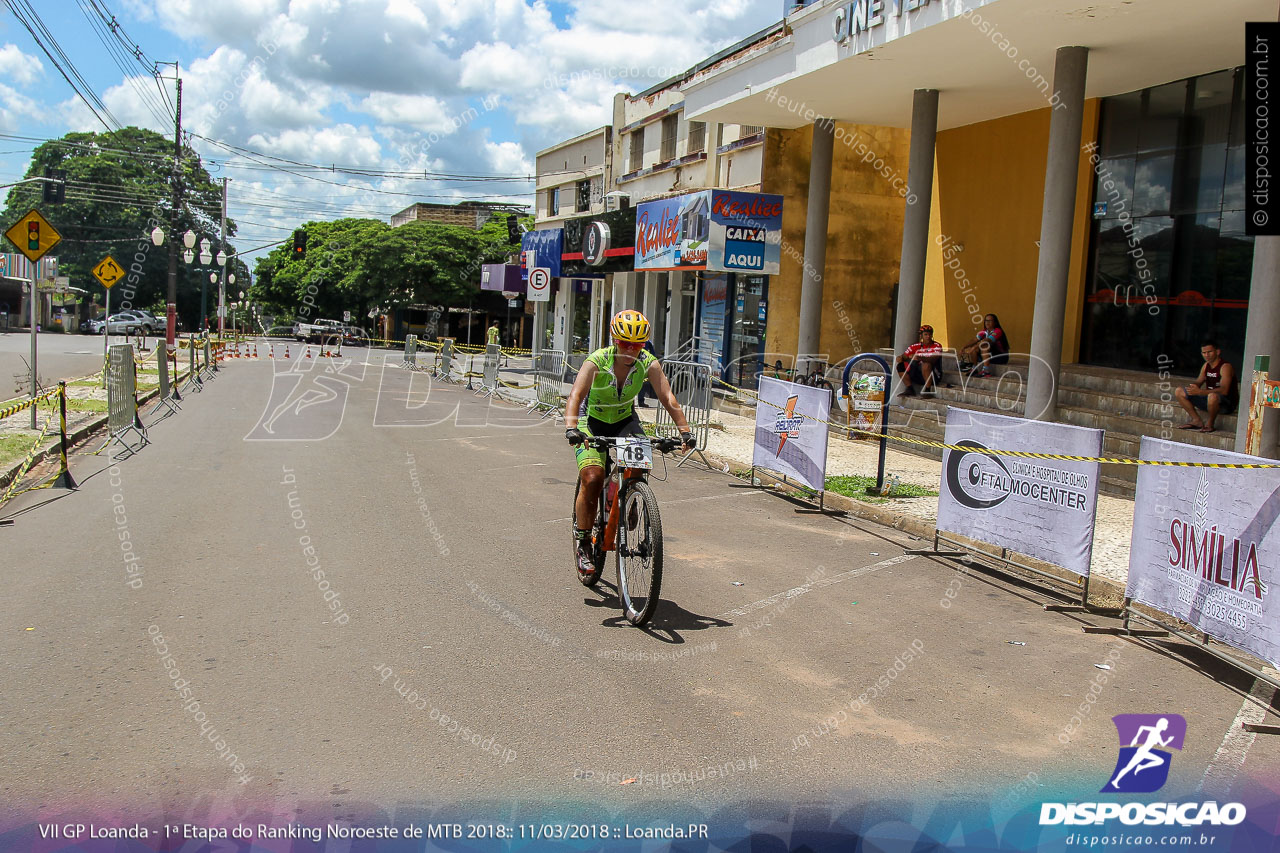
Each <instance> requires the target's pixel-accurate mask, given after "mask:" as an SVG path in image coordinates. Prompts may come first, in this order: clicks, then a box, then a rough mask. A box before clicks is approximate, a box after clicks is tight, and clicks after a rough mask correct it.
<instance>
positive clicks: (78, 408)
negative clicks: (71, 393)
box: [67, 398, 107, 413]
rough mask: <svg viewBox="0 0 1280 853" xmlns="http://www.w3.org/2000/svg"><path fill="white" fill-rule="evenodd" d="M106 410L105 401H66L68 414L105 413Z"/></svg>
mask: <svg viewBox="0 0 1280 853" xmlns="http://www.w3.org/2000/svg"><path fill="white" fill-rule="evenodd" d="M106 410H107V401H106V400H76V399H72V398H68V399H67V411H68V412H99V413H100V412H105V411H106Z"/></svg>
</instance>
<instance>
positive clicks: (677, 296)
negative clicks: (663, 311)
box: [662, 272, 685, 358]
mask: <svg viewBox="0 0 1280 853" xmlns="http://www.w3.org/2000/svg"><path fill="white" fill-rule="evenodd" d="M684 277H685V273H682V272H673V273H671V275H670V281H671V310H670V311H668V312H667V328H666V335H665V336H664V340H663V344H662V357H663V358H672V357H673V356H674V355H675V354H676V353H677V352H678V351H679V350H680V347H681V346H683V345H684V341H682V340H680V329H681V328H682V327H683V326H684Z"/></svg>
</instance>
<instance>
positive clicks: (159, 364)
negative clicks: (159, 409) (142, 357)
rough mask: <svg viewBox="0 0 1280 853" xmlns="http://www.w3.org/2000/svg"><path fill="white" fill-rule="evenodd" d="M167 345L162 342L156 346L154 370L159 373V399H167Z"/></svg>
mask: <svg viewBox="0 0 1280 853" xmlns="http://www.w3.org/2000/svg"><path fill="white" fill-rule="evenodd" d="M168 355H169V345H168V344H167V343H165V342H164V341H163V340H162V341H160V342H159V343H158V344H156V368H157V369H158V370H159V371H160V399H161V400H168V399H169V393H170V392H169V358H168Z"/></svg>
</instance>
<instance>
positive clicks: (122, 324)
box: [89, 312, 143, 335]
mask: <svg viewBox="0 0 1280 853" xmlns="http://www.w3.org/2000/svg"><path fill="white" fill-rule="evenodd" d="M142 327H143V322H142V319H141V318H139V317H138V316H137V315H136V314H132V313H130V312H121V313H119V314H112V315H111V319H110V322H109V323H107V322H104V321H103V320H102V318H101V317H99V318H97V319H96V320H90V321H89V333H90V334H92V335H101V334H103V333H104V331H106V333H107V334H112V335H133V334H137V332H138V331H140V330H141V329H142Z"/></svg>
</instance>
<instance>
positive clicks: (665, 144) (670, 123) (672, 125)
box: [658, 115, 680, 163]
mask: <svg viewBox="0 0 1280 853" xmlns="http://www.w3.org/2000/svg"><path fill="white" fill-rule="evenodd" d="M679 129H680V116H678V115H671V116H667V117H666V118H664V119H663V120H662V150H661V151H660V152H659V153H658V162H660V163H666V162H668V161H669V160H674V159H676V132H677V131H678V130H679Z"/></svg>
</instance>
